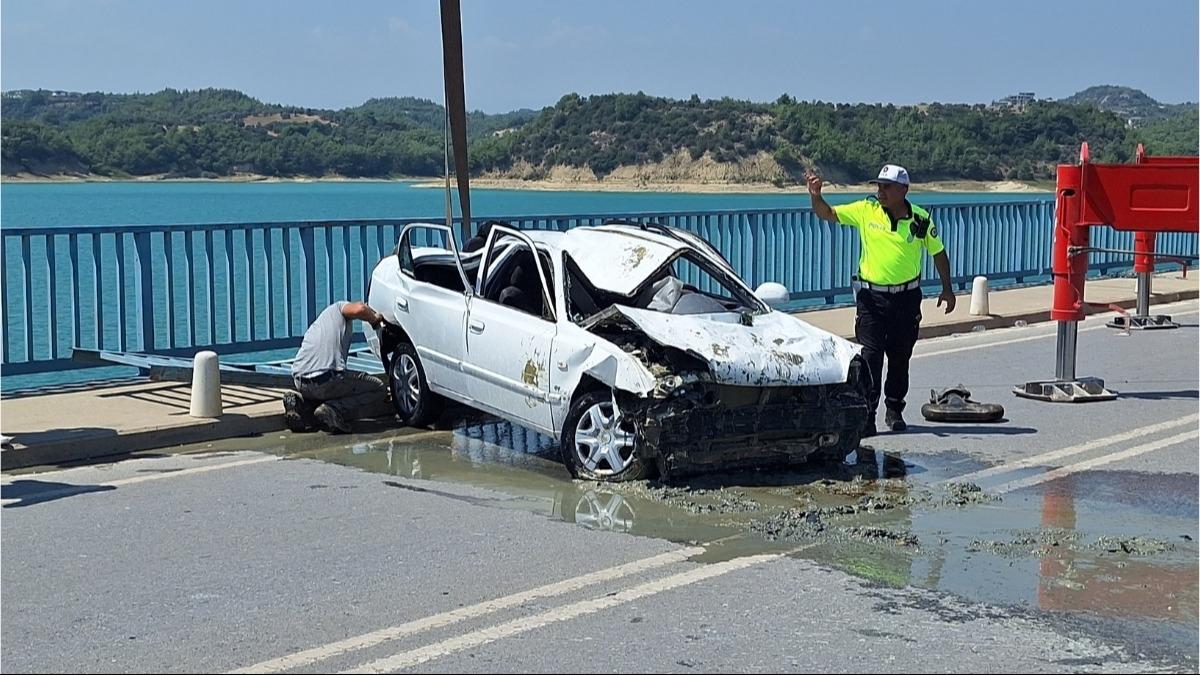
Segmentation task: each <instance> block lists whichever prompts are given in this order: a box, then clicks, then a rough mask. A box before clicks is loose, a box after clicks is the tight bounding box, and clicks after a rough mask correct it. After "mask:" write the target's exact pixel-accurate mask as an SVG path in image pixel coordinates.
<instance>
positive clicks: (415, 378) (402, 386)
mask: <svg viewBox="0 0 1200 675" xmlns="http://www.w3.org/2000/svg"><path fill="white" fill-rule="evenodd" d="M397 365H398V370H399V373H398V374H397V377H396V378H395V380H396V394H397V396H396V400H397V401H398V402H399V403H400V408H401V409H402V410H403V411H404V414H405V415H411V414H412V413H413V411H414V410H416V409H417V404H418V403H420V401H421V376H420V373H418V372H417V362H416V361H414V360H413V358H412V357H411V356H409V355H408V354H401V355H400V361H399V363H398V364H397Z"/></svg>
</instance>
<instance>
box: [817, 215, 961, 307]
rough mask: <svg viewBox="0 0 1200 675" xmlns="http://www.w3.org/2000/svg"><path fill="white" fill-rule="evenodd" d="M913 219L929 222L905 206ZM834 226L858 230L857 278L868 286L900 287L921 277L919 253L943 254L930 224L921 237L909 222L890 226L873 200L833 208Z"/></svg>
mask: <svg viewBox="0 0 1200 675" xmlns="http://www.w3.org/2000/svg"><path fill="white" fill-rule="evenodd" d="M909 207H910V208H911V210H912V212H913V214H914V215H917V216H920V217H921V218H929V212H928V211H926V210H925V209H923V208H921V207H919V206H917V205H916V204H912V203H909ZM833 211H834V213H836V214H837V219H838V222H839V223H841V224H842V225H849V226H851V227H854V228H857V229H858V237H859V242H860V243H861V244H862V247H861V248H862V253H861V254H860V255H859V258H858V276H859V278H860V279H862V280H863V281H867V282H870V283H872V284H885V285H888V286H892V285H896V284H904V283H908V282H910V281H912V280H913V279H916V278H919V277H920V276H921V258H922V257H923V256H922V253H921V250H922V249H924V250H926V251H929V255H937V254H939V253H941V252H942V251H944V250H946V247H945V246H943V245H942V240H941V239H938V229H937V226H936V225H934V224H933V222H932V221H930V223H929V228H928V230H926V232H925V236H924V237H921V236H917V234H916V229H915V228H914V227H913V225H914V223H913V218H904V219H902V220H899V221H896V224H895V225H893V224H892V219H891V217H889V216H888V214H887V211H886V210H884V208H883V205H881V204H880V203H879V202H878V201H876V200H875V199H863V200H860V201H857V202H852V203H850V204H843V205H841V206H835V207H833Z"/></svg>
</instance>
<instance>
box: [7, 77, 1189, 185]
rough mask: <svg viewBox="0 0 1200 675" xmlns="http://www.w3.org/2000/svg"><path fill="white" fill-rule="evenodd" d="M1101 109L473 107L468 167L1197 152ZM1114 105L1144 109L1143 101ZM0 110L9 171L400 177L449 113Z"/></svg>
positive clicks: (433, 158) (940, 161) (1029, 175)
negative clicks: (1083, 146)
mask: <svg viewBox="0 0 1200 675" xmlns="http://www.w3.org/2000/svg"><path fill="white" fill-rule="evenodd" d="M1098 89H1103V88H1093V89H1091V90H1087V91H1086V92H1080V94H1077V95H1076V96H1078V97H1084V95H1085V94H1087V93H1088V92H1093V93H1095V91H1094V90H1098ZM1130 91H1135V90H1130ZM1137 93H1140V92H1137ZM1098 96H1099V98H1100V100H1102V101H1105V105H1108V104H1109V103H1111V102H1112V101H1115V100H1117V99H1116V98H1113V96H1114V95H1113V94H1111V93H1110V94H1104V93H1100V94H1098ZM1143 96H1144V95H1143ZM1073 98H1074V97H1073ZM1092 98H1095V96H1093V95H1092V94H1088V96H1086V97H1084V99H1081V100H1082V101H1083V102H1081V103H1075V102H1065V101H1064V102H1055V101H1038V102H1034V103H1031V104H1029V105H1027V106H1024V107H1022V108H1020V109H1001V108H992V107H988V106H982V105H958V104H940V103H934V104H927V105H918V106H891V105H886V106H884V105H865V104H857V105H847V104H835V103H824V102H819V101H814V102H802V101H797V100H795V99H793V98H791V97H789V96H786V95H785V96H782V97H780V98H779V99H778V100H777V101H775V102H773V103H755V102H750V101H736V100H733V99H728V98H726V99H720V100H701V99H699V98H698V97H696V96H693V97H691V98H690V99H687V100H676V99H669V98H661V97H653V96H648V95H646V94H643V93H637V94H606V95H598V96H588V97H583V96H579V95H577V94H568V95H567V96H564V97H563V98H562V99H561V100H559V102H558V103H557V104H555V105H554V106H552V107H550V108H546V109H544V110H541V111H532V110H519V111H514V112H511V113H505V114H501V115H488V114H484V113H482V112H473V113H471V114H470V115H469V120H468V132H469V141H470V143H471V147H470V157H471V164H472V166H471V168H472V170H473V171H474V172H475V173H477V174H478V173H484V172H486V173H487V174H488V175H495V176H513V177H525V178H540V177H547V176H551V175H553V174H554V172H556V171H561V170H568V171H573V172H576V173H577V174H582V175H583V176H585V177H589V176H590V177H594V178H604V177H609V176H612V177H630V176H636V177H641V178H647V177H648V178H651V179H655V180H666V181H687V180H697V179H703V180H709V179H712V180H723V181H730V182H747V181H754V182H759V181H775V182H780V183H786V182H793V181H796V180H798V179H799V178H800V176H801V175H802V174H803V170H804V168H805V167H809V166H815V167H818V168H819V169H821V170H822V171H823V172H824V173H825V175H826V176H827V177H829V178H831V179H834V180H839V181H860V180H864V179H866V178H868V177H870V175H872V174H873V172H874V171H875V170H876V167H878V166H879V165H880V164H882V163H884V162H889V161H890V162H896V163H900V164H903V165H905V166H907V167H908V168H909V170H910V171H912V172H913V173H914V175H916V176H918V177H919V178H920V179H921V180H922V181H928V180H938V179H947V180H952V179H977V180H997V179H1042V178H1050V177H1051V176H1052V175H1053V171H1054V166H1055V164H1057V163H1060V162H1069V161H1073V158H1074V157H1076V156H1077V153H1078V149H1079V143H1080V142H1081V141H1082V140H1087V141H1089V144H1090V146H1091V148H1092V150H1093V156H1094V157H1095V158H1096V159H1097V160H1098V161H1128V160H1129V159H1130V158H1131V155H1132V153H1133V149H1134V147H1135V145H1136V143H1137V142H1138V141H1144V142H1146V143H1147V147H1148V148H1149V149H1150V150H1151V152H1152V153H1153V154H1158V155H1163V154H1196V148H1197V125H1196V122H1195V118H1196V107H1195V105H1182V106H1165V107H1164V106H1161V105H1159V104H1157V103H1154V104H1153V105H1155V106H1158V107H1157V108H1156V109H1157V110H1160V112H1161V113H1162V115H1161V116H1159V117H1156V118H1154V119H1153V120H1149V121H1147V122H1146V123H1145V124H1142V125H1140V126H1137V127H1131V126H1128V125H1127V123H1126V120H1125V118H1123V117H1121V116H1119V115H1118V114H1116V113H1115V112H1111V111H1108V110H1103V109H1101V108H1100V107H1098V106H1099V104H1097V103H1095V102H1093V101H1092ZM1147 98H1148V97H1147ZM1085 99H1086V100H1085ZM1120 100H1130V101H1135V102H1140V99H1138V98H1137V97H1136V96H1133V95H1128V96H1124V98H1121V99H1120ZM1150 100H1151V101H1152V99H1150ZM2 105H3V111H4V124H3V127H2V129H0V131H2V139H0V149H2V153H0V154H2V159H3V162H2V166H0V168H2V170H3V173H4V174H5V175H14V174H19V173H36V174H43V175H52V174H64V173H68V174H89V173H91V174H99V175H105V176H113V177H126V176H153V175H165V176H176V177H222V176H230V175H235V174H247V173H249V174H261V175H266V176H280V177H293V176H328V175H340V176H348V177H394V176H440V175H441V174H442V171H443V162H444V160H443V143H444V139H443V127H444V121H445V110H444V108H443V107H442V106H441V105H438V104H437V103H434V102H432V101H428V100H424V99H416V98H381V99H371V100H369V101H367V102H365V103H364V104H362V105H360V106H356V107H352V108H344V109H341V110H319V109H311V108H301V107H296V106H283V105H278V104H269V103H264V102H261V101H259V100H257V99H254V98H251V97H249V96H246V95H245V94H243V93H241V92H237V91H232V90H226V89H204V90H199V91H177V90H173V89H166V90H163V91H160V92H157V93H153V94H102V93H87V94H81V93H72V92H50V91H43V90H39V91H29V90H23V91H13V92H6V93H4V94H3V98H2ZM1146 119H1149V118H1146Z"/></svg>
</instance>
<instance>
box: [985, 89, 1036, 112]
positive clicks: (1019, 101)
mask: <svg viewBox="0 0 1200 675" xmlns="http://www.w3.org/2000/svg"><path fill="white" fill-rule="evenodd" d="M1035 98H1036V97H1035V95H1034V93H1033V92H1032V91H1022V92H1019V93H1016V94H1013V95H1012V96H1005V97H1004V98H1002V99H1000V100H999V101H992V107H993V108H1017V109H1023V108H1024V107H1025V106H1027V105H1029V104H1030V103H1033V101H1034V100H1035Z"/></svg>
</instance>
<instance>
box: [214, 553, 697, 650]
mask: <svg viewBox="0 0 1200 675" xmlns="http://www.w3.org/2000/svg"><path fill="white" fill-rule="evenodd" d="M704 550H705V549H704V547H702V546H693V547H689V548H683V549H679V550H677V551H670V552H668V553H663V554H661V555H656V556H652V557H650V558H644V559H642V560H636V561H634V562H631V563H626V564H624V565H617V566H616V567H610V568H608V569H604V570H599V571H596V572H592V573H591V574H585V575H583V576H581V577H573V578H571V579H565V580H563V581H559V582H557V583H553V584H548V585H546V586H540V587H538V588H533V589H530V590H527V591H522V592H520V593H514V594H512V595H507V596H505V597H503V598H497V599H495V600H485V601H483V602H480V603H477V604H474V605H471V606H470V607H460V608H459V609H454V610H451V611H449V612H443V613H441V614H435V615H433V616H430V617H426V618H424V619H417V620H415V621H409V622H408V623H403V624H400V625H398V626H392V627H390V628H384V629H381V630H377V631H374V632H372V633H367V634H365V635H359V636H358V637H352V638H347V639H345V640H340V641H338V642H332V643H330V644H327V645H324V646H321V647H314V648H312V649H306V650H304V651H300V652H296V653H294V654H288V655H286V656H281V657H279V658H275V659H271V660H269V661H263V662H262V663H257V664H255V665H253V666H247V667H245V668H239V669H237V670H231V671H229V672H230V673H277V672H280V671H284V670H289V669H292V668H299V667H301V666H307V665H310V664H312V663H316V662H317V661H323V660H325V659H329V658H332V657H334V656H338V655H340V654H345V653H346V652H350V651H354V650H357V649H365V648H367V647H373V646H375V645H378V644H381V643H383V642H388V641H390V640H395V639H398V638H402V637H405V636H408V635H413V634H415V633H420V632H423V631H427V630H433V629H435V628H441V627H443V626H449V625H450V624H454V623H458V622H460V621H465V620H467V619H473V618H476V617H480V616H484V615H487V614H491V613H493V612H498V611H501V610H503V609H508V608H509V607H516V606H519V605H522V604H524V603H526V602H528V601H530V600H533V599H535V598H547V597H552V596H556V595H562V594H564V593H570V592H571V591H576V590H579V589H581V588H585V587H587V586H591V585H593V584H598V583H600V582H603V581H610V580H613V579H619V578H621V577H625V576H629V575H631V574H637V573H639V572H644V571H646V570H651V569H654V568H656V567H662V566H664V565H670V564H672V563H678V562H683V561H684V560H687V559H688V558H690V557H692V556H694V555H698V554H700V553H703V552H704Z"/></svg>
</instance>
